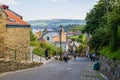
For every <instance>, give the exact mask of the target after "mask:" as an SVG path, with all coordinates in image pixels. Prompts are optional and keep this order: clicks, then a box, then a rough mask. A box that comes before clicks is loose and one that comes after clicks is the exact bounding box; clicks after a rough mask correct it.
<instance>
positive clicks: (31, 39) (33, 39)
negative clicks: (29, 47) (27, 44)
mask: <svg viewBox="0 0 120 80" xmlns="http://www.w3.org/2000/svg"><path fill="white" fill-rule="evenodd" d="M35 39H36V37H35V35H34V34H33V32H32V31H30V41H35Z"/></svg>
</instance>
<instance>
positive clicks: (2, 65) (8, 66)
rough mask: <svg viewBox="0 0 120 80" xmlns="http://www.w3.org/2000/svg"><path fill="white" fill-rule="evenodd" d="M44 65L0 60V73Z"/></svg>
mask: <svg viewBox="0 0 120 80" xmlns="http://www.w3.org/2000/svg"><path fill="white" fill-rule="evenodd" d="M40 65H42V63H37V62H31V63H30V62H18V61H14V60H13V61H7V62H6V61H4V60H0V73H3V72H9V71H15V70H21V69H26V68H32V67H36V66H40Z"/></svg>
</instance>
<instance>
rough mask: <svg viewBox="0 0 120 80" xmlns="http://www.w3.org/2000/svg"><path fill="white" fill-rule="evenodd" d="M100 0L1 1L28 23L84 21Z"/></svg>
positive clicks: (0, 1) (0, 0) (0, 2)
mask: <svg viewBox="0 0 120 80" xmlns="http://www.w3.org/2000/svg"><path fill="white" fill-rule="evenodd" d="M98 1H99V0H0V4H6V5H8V6H9V9H11V10H13V11H14V12H16V13H18V14H20V15H21V16H23V19H24V20H26V21H30V20H42V19H78V20H84V19H85V17H86V14H87V13H88V12H89V11H90V10H91V9H92V8H93V6H94V5H95V4H97V2H98Z"/></svg>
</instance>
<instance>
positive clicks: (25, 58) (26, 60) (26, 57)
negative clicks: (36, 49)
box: [25, 53, 27, 62]
mask: <svg viewBox="0 0 120 80" xmlns="http://www.w3.org/2000/svg"><path fill="white" fill-rule="evenodd" d="M25 61H26V62H27V53H25Z"/></svg>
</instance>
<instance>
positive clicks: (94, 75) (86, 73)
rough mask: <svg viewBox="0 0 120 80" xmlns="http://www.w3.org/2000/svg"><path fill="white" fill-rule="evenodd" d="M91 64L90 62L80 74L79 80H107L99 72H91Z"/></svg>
mask: <svg viewBox="0 0 120 80" xmlns="http://www.w3.org/2000/svg"><path fill="white" fill-rule="evenodd" d="M93 64H94V63H93V62H90V63H89V64H88V65H87V66H86V67H85V69H84V70H83V72H82V74H81V75H80V80H108V79H107V78H106V76H104V75H103V74H102V73H101V72H99V71H96V70H93Z"/></svg>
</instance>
